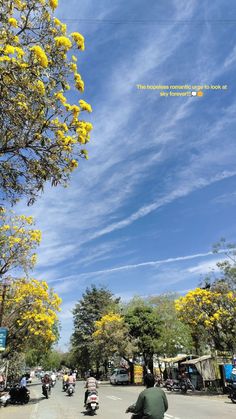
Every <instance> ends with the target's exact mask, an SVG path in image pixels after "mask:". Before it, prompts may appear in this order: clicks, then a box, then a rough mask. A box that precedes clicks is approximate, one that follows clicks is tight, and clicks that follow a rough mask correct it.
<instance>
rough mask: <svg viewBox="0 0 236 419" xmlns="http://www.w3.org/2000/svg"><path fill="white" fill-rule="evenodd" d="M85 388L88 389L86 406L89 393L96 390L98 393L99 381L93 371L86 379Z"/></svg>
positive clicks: (85, 397)
mask: <svg viewBox="0 0 236 419" xmlns="http://www.w3.org/2000/svg"><path fill="white" fill-rule="evenodd" d="M85 388H86V389H87V390H86V391H85V394H84V406H86V401H87V398H88V395H89V393H91V392H92V391H95V392H96V393H97V388H98V382H97V380H96V378H95V377H94V374H93V373H90V376H89V377H88V378H87V380H86V384H85Z"/></svg>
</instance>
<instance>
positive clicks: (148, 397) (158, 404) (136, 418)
mask: <svg viewBox="0 0 236 419" xmlns="http://www.w3.org/2000/svg"><path fill="white" fill-rule="evenodd" d="M144 382H145V384H146V387H147V388H146V389H145V390H143V391H142V392H141V393H140V395H139V396H138V400H137V402H136V403H135V404H134V405H132V406H129V407H128V409H127V410H126V413H129V412H131V413H133V415H132V419H144V418H145V419H164V414H165V412H166V411H167V409H168V401H167V398H166V395H165V393H164V391H163V390H162V389H160V388H159V387H154V384H155V377H154V375H153V374H151V373H148V374H146V375H145V379H144Z"/></svg>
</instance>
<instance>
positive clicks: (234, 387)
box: [227, 382, 236, 403]
mask: <svg viewBox="0 0 236 419" xmlns="http://www.w3.org/2000/svg"><path fill="white" fill-rule="evenodd" d="M227 388H228V391H229V395H228V398H229V399H230V400H231V402H232V403H236V382H232V383H230V384H228V386H227Z"/></svg>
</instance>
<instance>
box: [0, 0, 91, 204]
mask: <svg viewBox="0 0 236 419" xmlns="http://www.w3.org/2000/svg"><path fill="white" fill-rule="evenodd" d="M57 4H58V1H57V0H24V1H23V0H0V16H1V24H0V39H1V43H0V93H1V102H0V126H1V133H0V193H1V199H2V200H3V201H5V200H8V201H10V202H12V203H14V202H16V201H17V200H18V199H19V198H21V197H23V196H25V197H27V199H28V202H30V203H32V202H34V200H35V199H36V197H37V195H38V192H39V191H40V190H42V189H43V186H44V183H45V182H46V181H50V182H51V183H52V185H57V184H63V185H65V184H66V183H67V181H68V179H69V177H70V173H71V172H72V171H73V170H74V169H75V168H76V167H77V166H78V160H79V158H87V157H88V155H87V150H86V148H85V145H86V143H87V142H88V141H89V138H90V131H91V129H92V124H91V123H90V122H86V121H85V120H84V119H83V116H82V114H83V113H84V112H91V111H92V109H91V106H90V105H89V104H88V103H87V102H85V101H84V100H82V99H80V100H79V102H77V103H76V102H75V100H74V101H73V102H70V101H69V96H70V98H72V95H69V90H70V88H72V89H73V97H75V96H76V93H75V92H76V91H79V92H80V93H82V92H83V91H84V82H83V80H82V77H81V75H80V74H79V72H78V68H77V64H76V61H77V57H76V56H75V55H73V54H72V51H73V50H74V51H75V50H76V49H77V50H80V51H83V50H84V38H83V36H82V35H81V34H80V33H79V32H73V33H71V34H67V27H66V25H65V24H63V23H62V22H61V21H60V20H59V19H57V18H54V17H53V12H54V10H55V9H56V7H57ZM77 101H78V97H77Z"/></svg>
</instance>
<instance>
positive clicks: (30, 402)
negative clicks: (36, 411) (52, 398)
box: [28, 396, 45, 404]
mask: <svg viewBox="0 0 236 419" xmlns="http://www.w3.org/2000/svg"><path fill="white" fill-rule="evenodd" d="M44 399H45V397H44V396H41V397H32V398H30V400H29V403H28V404H36V403H39V402H41V401H42V400H44Z"/></svg>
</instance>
